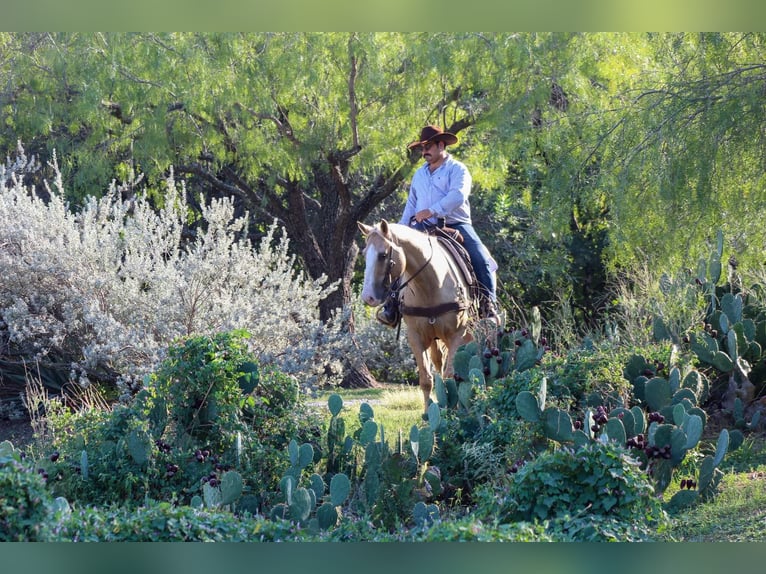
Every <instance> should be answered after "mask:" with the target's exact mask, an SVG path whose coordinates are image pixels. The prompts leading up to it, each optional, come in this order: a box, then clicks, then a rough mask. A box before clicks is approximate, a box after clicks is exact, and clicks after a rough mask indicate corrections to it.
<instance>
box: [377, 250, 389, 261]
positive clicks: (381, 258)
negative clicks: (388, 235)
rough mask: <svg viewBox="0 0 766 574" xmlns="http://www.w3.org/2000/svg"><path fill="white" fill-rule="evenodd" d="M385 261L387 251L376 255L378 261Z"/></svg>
mask: <svg viewBox="0 0 766 574" xmlns="http://www.w3.org/2000/svg"><path fill="white" fill-rule="evenodd" d="M386 259H388V251H384V252H383V253H378V261H385V260H386Z"/></svg>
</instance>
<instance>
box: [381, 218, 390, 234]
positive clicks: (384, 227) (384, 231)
mask: <svg viewBox="0 0 766 574" xmlns="http://www.w3.org/2000/svg"><path fill="white" fill-rule="evenodd" d="M380 232H381V233H382V234H383V235H384V236H386V237H388V221H386V220H385V219H381V220H380Z"/></svg>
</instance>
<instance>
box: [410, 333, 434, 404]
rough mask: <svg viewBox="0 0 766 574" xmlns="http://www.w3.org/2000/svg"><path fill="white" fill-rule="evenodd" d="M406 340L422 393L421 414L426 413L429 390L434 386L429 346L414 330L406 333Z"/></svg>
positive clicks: (429, 395)
mask: <svg viewBox="0 0 766 574" xmlns="http://www.w3.org/2000/svg"><path fill="white" fill-rule="evenodd" d="M407 338H408V339H409V342H410V348H411V349H412V353H413V354H414V355H415V363H417V365H418V382H419V384H420V390H421V391H422V392H423V412H427V411H428V405H429V404H430V402H431V389H432V388H433V386H434V377H433V375H432V374H431V356H430V345H426V344H425V342H424V341H422V340H421V339H420V337H418V335H416V334H415V333H414V329H413V330H410V331H408V333H407Z"/></svg>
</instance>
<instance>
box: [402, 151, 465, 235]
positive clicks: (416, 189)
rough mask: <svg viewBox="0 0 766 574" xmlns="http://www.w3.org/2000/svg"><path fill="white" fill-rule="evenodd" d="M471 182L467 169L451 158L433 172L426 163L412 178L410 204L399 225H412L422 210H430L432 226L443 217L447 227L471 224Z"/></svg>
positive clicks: (408, 203) (405, 209)
mask: <svg viewBox="0 0 766 574" xmlns="http://www.w3.org/2000/svg"><path fill="white" fill-rule="evenodd" d="M471 181H472V180H471V174H470V173H469V171H468V168H467V167H466V166H465V165H464V164H463V163H461V162H459V161H458V160H456V159H454V158H453V157H452V156H451V155H450V154H447V157H446V158H445V159H444V162H443V163H442V164H441V165H440V166H439V167H438V168H436V170H435V171H433V172H431V170H430V169H428V163H427V162H426V163H424V164H423V165H422V166H420V167H419V168H418V169H417V171H415V175H413V176H412V182H411V183H410V193H409V196H408V197H407V204H406V205H405V206H404V213H403V214H402V218H401V219H400V220H399V223H401V224H402V225H409V224H410V219H411V218H412V217H413V216H414V215H415V214H416V213H417V212H418V211H421V210H423V209H430V210H431V213H433V216H432V217H431V218H430V219H429V221H430V222H431V223H436V220H437V218H440V217H443V218H444V219H445V221H446V224H447V225H450V224H451V223H471V206H470V204H469V203H468V196H469V195H470V194H471Z"/></svg>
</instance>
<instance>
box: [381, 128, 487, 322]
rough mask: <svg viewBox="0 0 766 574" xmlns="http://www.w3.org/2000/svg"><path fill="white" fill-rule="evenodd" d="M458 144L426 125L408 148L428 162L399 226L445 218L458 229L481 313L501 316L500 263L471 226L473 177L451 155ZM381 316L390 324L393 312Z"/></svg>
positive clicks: (451, 136)
mask: <svg viewBox="0 0 766 574" xmlns="http://www.w3.org/2000/svg"><path fill="white" fill-rule="evenodd" d="M457 141H458V139H457V136H456V135H455V134H451V133H450V132H445V131H443V130H442V129H441V128H439V127H437V126H433V125H430V126H426V127H424V128H423V129H422V130H421V132H420V138H419V139H418V140H416V141H414V142H412V143H411V144H409V145H408V146H407V147H408V148H409V149H412V148H418V149H419V150H420V152H421V154H422V155H423V159H424V160H425V163H424V164H423V165H422V166H421V167H420V168H418V170H417V171H416V172H415V175H414V176H413V177H412V182H411V184H410V193H409V196H408V198H407V204H406V205H405V207H404V213H403V214H402V218H401V219H400V220H399V223H401V224H402V225H410V226H412V227H415V228H416V229H420V230H423V229H425V227H426V225H427V224H431V225H436V224H437V222H438V220H439V219H443V220H444V222H445V225H446V226H447V227H451V228H453V229H457V230H458V231H459V232H460V234H461V235H462V236H463V247H465V249H466V251H467V252H468V255H469V256H470V258H471V264H472V265H473V269H474V272H475V273H476V279H477V280H478V282H479V284H480V314H481V315H482V316H485V317H492V318H496V317H497V312H496V304H497V294H496V288H497V279H496V276H495V271H496V270H497V263H496V262H495V260H494V259H493V258H492V256H491V255H490V253H489V251H488V250H487V248H486V247H485V246H484V244H483V243H482V241H481V239H479V236H478V235H477V234H476V231H475V230H474V228H473V225H472V224H471V206H470V203H469V201H468V196H469V195H470V193H471V181H472V180H471V174H470V173H469V171H468V168H467V167H466V166H465V165H464V164H462V163H461V162H459V161H457V160H456V159H455V158H453V157H452V156H451V155H450V154H449V153H447V149H446V148H447V146H449V145H454V144H456V143H457ZM387 307H388V305H387V306H386V307H384V308H383V310H382V311H381V312H380V313H379V314H378V319H379V320H380V321H381V322H382V323H386V324H390V323H389V319H391V315H392V314H393V313H392V312H393V310H392V309H389V308H387Z"/></svg>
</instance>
